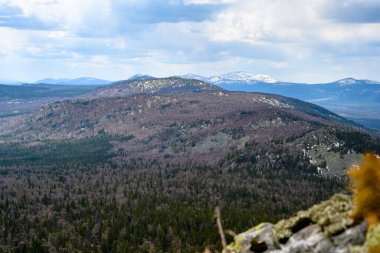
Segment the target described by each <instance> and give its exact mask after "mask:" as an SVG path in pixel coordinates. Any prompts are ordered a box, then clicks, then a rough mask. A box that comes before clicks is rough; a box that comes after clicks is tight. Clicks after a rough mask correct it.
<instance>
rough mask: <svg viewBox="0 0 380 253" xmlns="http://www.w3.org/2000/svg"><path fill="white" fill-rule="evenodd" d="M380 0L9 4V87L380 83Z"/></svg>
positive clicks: (3, 28)
mask: <svg viewBox="0 0 380 253" xmlns="http://www.w3.org/2000/svg"><path fill="white" fill-rule="evenodd" d="M379 12H380V1H378V0H344V1H342V0H313V1H310V0H273V1H267V0H128V1H125V0H108V1H105V0H81V1H74V0H0V34H1V39H0V64H1V66H2V68H1V70H0V79H15V80H27V81H32V80H34V79H39V78H44V77H77V76H94V77H99V78H108V79H113V80H117V79H123V78H127V77H128V76H130V75H132V74H134V73H137V72H141V73H149V74H152V75H156V76H166V75H173V74H184V73H189V72H195V73H199V74H206V75H212V74H220V73H223V72H230V71H235V70H245V71H250V72H254V73H264V74H270V75H273V76H274V77H276V78H278V79H282V80H289V81H305V82H320V81H321V82H322V81H332V80H334V79H338V78H343V77H347V76H353V77H356V78H368V79H375V80H380V72H379V71H378V66H379V64H380V16H379V15H378V13H379Z"/></svg>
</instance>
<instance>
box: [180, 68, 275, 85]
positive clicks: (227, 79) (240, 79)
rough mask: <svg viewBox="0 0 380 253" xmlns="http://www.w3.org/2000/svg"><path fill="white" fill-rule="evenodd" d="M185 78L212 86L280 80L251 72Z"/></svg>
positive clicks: (185, 76)
mask: <svg viewBox="0 0 380 253" xmlns="http://www.w3.org/2000/svg"><path fill="white" fill-rule="evenodd" d="M181 77H183V78H188V79H198V80H202V81H205V82H208V83H211V84H216V85H218V84H233V83H239V84H256V83H278V82H279V80H277V79H275V78H273V77H271V76H268V75H258V74H252V73H249V72H243V71H238V72H231V73H227V74H223V75H220V76H200V75H194V74H187V75H184V76H181Z"/></svg>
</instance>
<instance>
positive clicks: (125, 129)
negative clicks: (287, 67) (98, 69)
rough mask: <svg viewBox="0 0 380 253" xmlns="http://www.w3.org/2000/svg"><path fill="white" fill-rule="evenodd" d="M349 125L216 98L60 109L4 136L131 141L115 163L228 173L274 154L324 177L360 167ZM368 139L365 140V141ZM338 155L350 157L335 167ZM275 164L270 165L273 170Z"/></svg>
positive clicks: (252, 99) (139, 99) (308, 107)
mask: <svg viewBox="0 0 380 253" xmlns="http://www.w3.org/2000/svg"><path fill="white" fill-rule="evenodd" d="M107 94H108V93H107ZM347 125H351V126H354V125H352V123H351V122H349V121H347V120H345V119H344V118H342V117H340V116H338V115H336V114H334V113H331V112H329V111H327V110H325V109H323V108H321V107H318V106H315V105H313V104H309V103H305V102H302V101H299V100H295V99H290V98H285V97H281V96H276V95H269V94H258V93H230V92H222V91H217V92H201V93H187V94H172V95H154V94H151V95H149V94H140V95H133V96H124V97H119V96H117V97H113V96H111V97H101V98H97V99H90V100H74V101H64V102H57V103H53V104H50V105H49V106H47V107H44V108H42V109H41V110H39V111H37V112H35V113H33V114H31V115H30V116H23V117H19V118H15V119H13V120H10V121H8V122H4V123H3V124H2V127H1V128H0V134H1V136H2V138H3V139H6V140H14V141H15V140H16V141H17V140H23V141H24V142H35V141H45V140H57V141H59V140H75V139H82V138H93V137H99V136H130V137H131V138H132V139H130V138H128V142H123V141H119V142H112V147H113V148H112V149H110V150H109V153H111V154H112V156H113V157H114V159H113V160H114V161H118V162H126V161H128V160H130V159H143V160H145V161H147V160H157V161H161V162H163V161H165V162H170V163H189V162H191V163H196V164H200V163H203V162H206V163H210V164H215V163H218V162H222V163H224V166H227V167H229V166H232V165H233V164H236V162H238V164H245V163H246V162H247V161H248V162H254V163H258V161H257V159H256V158H255V159H254V157H253V156H255V157H256V156H257V155H258V154H260V153H263V154H266V155H264V156H263V158H265V159H267V158H268V157H271V156H272V155H273V156H275V157H277V159H280V158H279V156H278V155H277V152H280V153H283V154H285V153H286V154H288V153H289V155H290V157H293V158H292V160H295V161H299V160H305V162H306V163H308V164H309V165H311V166H312V167H315V169H317V167H320V169H319V170H320V171H321V172H322V168H323V172H325V173H334V174H336V173H338V172H339V171H342V164H343V167H344V164H346V163H347V162H343V161H344V160H346V161H352V160H356V157H357V153H356V152H364V151H363V150H359V149H357V150H354V149H352V148H351V147H349V146H347V147H346V146H345V140H344V138H343V137H345V138H346V136H350V135H351V132H352V131H354V132H355V131H356V132H358V131H359V132H360V130H354V129H351V128H348V127H347ZM323 129H325V130H323ZM339 134H340V135H342V136H343V137H342V136H339ZM365 138H366V137H365V134H363V137H362V136H361V139H360V141H361V142H363V140H365ZM369 138H370V139H371V137H369ZM370 143H371V142H370ZM317 144H321V145H317ZM322 144H323V145H322ZM363 145H364V144H363ZM365 145H367V146H368V145H370V144H369V143H367V144H365ZM371 145H372V144H371ZM316 147H323V149H317V148H316ZM336 152H346V153H342V154H341V155H340V156H339V157H340V158H339V159H336V158H335V155H333V154H335V153H336ZM269 154H272V155H269ZM227 155H230V158H229V160H228V161H227V160H225V158H226V156H227ZM248 157H250V158H249V159H248ZM281 157H282V156H281ZM231 159H232V160H231ZM247 159H248V160H247ZM284 159H288V158H285V157H284ZM275 160H276V159H274V160H273V158H270V159H269V163H271V164H275V162H274V161H275ZM263 162H264V161H263ZM264 163H267V161H266V162H264ZM259 164H260V163H259ZM302 164H303V163H302ZM233 166H235V165H233ZM263 166H266V165H265V164H263ZM284 166H285V165H284ZM338 174H340V173H338Z"/></svg>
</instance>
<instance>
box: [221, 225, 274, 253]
mask: <svg viewBox="0 0 380 253" xmlns="http://www.w3.org/2000/svg"><path fill="white" fill-rule="evenodd" d="M273 231H274V230H273V224H271V223H261V224H260V225H258V226H256V227H254V228H251V229H250V230H248V231H246V232H244V233H241V234H239V235H237V236H236V237H235V238H234V239H235V241H234V242H233V243H232V244H230V245H228V249H229V250H230V251H231V252H266V251H268V250H274V249H275V248H276V247H275V246H274V242H273Z"/></svg>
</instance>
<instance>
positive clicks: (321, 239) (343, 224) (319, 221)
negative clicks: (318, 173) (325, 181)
mask: <svg viewBox="0 0 380 253" xmlns="http://www.w3.org/2000/svg"><path fill="white" fill-rule="evenodd" d="M351 210H352V201H351V197H350V196H346V195H342V194H337V195H335V196H333V197H332V198H331V199H330V200H327V201H324V202H322V203H321V204H319V205H315V206H313V207H311V208H310V209H309V210H307V211H301V212H299V213H298V214H297V215H296V216H295V217H292V218H290V219H287V220H281V221H280V222H278V223H277V224H275V225H273V224H270V223H262V224H260V225H258V226H256V227H254V228H252V229H250V230H248V231H246V232H244V233H241V234H239V235H237V236H236V237H235V240H234V242H233V243H231V244H230V245H229V246H228V250H229V252H233V253H250V252H254V253H256V252H271V253H292V252H318V253H328V252H331V253H333V252H341V253H349V252H367V251H366V248H367V247H368V245H371V244H372V245H373V244H376V243H379V240H378V239H379V232H380V226H377V227H374V228H371V229H370V232H369V233H368V234H367V239H366V231H367V224H366V222H364V221H363V222H359V223H354V222H353V220H352V219H351V217H350V216H349V214H350V211H351ZM363 245H364V246H363ZM225 252H226V251H225Z"/></svg>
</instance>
